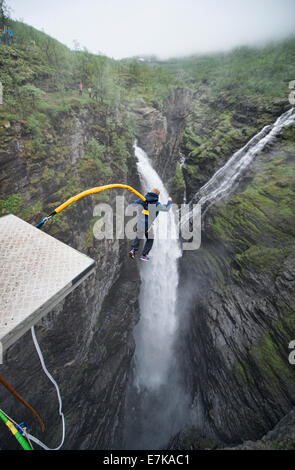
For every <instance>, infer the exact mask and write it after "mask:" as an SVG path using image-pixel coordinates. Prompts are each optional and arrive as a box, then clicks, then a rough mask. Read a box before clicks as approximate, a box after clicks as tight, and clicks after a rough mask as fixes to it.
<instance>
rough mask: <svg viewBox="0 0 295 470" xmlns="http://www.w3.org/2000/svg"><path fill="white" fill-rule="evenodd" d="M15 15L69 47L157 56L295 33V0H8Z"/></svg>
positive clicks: (205, 50)
mask: <svg viewBox="0 0 295 470" xmlns="http://www.w3.org/2000/svg"><path fill="white" fill-rule="evenodd" d="M7 4H8V6H9V7H10V8H11V10H12V16H13V18H15V19H21V20H22V21H24V22H25V23H28V24H30V25H32V26H34V27H35V28H37V29H43V30H44V31H45V33H47V34H49V35H51V36H52V37H54V38H56V39H58V40H59V41H61V42H62V43H64V44H66V45H67V46H68V47H70V48H73V45H74V41H75V42H76V43H79V45H80V47H82V48H84V47H85V48H87V50H89V51H90V52H93V53H103V54H105V55H107V56H109V57H113V58H115V59H122V58H125V57H133V56H146V55H156V56H157V57H158V58H160V59H168V58H170V57H175V56H185V55H190V54H194V53H199V54H200V53H210V52H215V51H226V50H229V49H232V48H234V47H237V46H240V45H250V46H253V45H264V44H266V43H268V42H269V41H277V40H281V39H284V38H287V37H288V36H290V35H295V2H294V0H280V1H278V0H222V1H220V0H207V1H206V2H204V1H203V0H124V2H123V1H122V0H108V2H106V1H105V0H83V1H82V0H62V1H60V0H51V2H47V1H45V0H43V1H40V0H26V1H25V2H24V1H23V0H7Z"/></svg>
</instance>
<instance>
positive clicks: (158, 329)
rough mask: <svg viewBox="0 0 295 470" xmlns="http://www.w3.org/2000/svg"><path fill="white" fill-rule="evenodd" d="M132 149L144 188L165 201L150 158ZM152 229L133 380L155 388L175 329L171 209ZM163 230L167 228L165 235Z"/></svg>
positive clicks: (175, 280)
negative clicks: (158, 194) (152, 242)
mask: <svg viewBox="0 0 295 470" xmlns="http://www.w3.org/2000/svg"><path fill="white" fill-rule="evenodd" d="M134 150H135V156H136V158H137V168H138V173H139V176H140V180H141V183H142V186H143V190H144V191H145V192H148V191H150V190H151V188H158V189H159V190H160V191H161V193H160V197H159V199H160V201H161V202H163V203H165V204H166V202H167V199H168V192H167V190H166V188H165V186H164V184H163V182H162V180H161V178H160V177H159V175H158V174H157V172H156V171H155V170H154V169H153V167H152V164H151V161H150V159H149V158H148V156H147V154H146V153H145V152H144V151H143V150H142V149H141V148H140V147H138V146H137V144H136V143H135V144H134ZM166 218H167V219H168V220H167V219H166ZM165 219H166V220H165ZM163 222H166V223H163ZM153 228H154V232H155V240H154V245H153V249H152V251H151V261H150V262H148V263H144V262H142V263H141V266H140V277H141V291H140V296H139V304H140V321H139V323H138V325H137V327H136V329H135V342H136V351H135V364H136V374H135V380H136V384H137V386H138V387H139V388H141V387H145V388H147V389H150V390H156V389H157V388H158V387H160V386H161V385H162V384H164V383H165V382H166V377H167V373H168V371H169V366H170V360H171V355H172V346H173V341H174V337H175V333H176V330H177V317H176V312H175V306H176V295H177V286H178V268H177V259H178V258H179V257H180V256H181V250H180V246H179V242H178V240H177V239H176V237H175V236H171V234H175V233H176V223H175V220H174V216H173V212H172V210H170V211H169V212H168V213H164V212H161V213H160V214H159V216H158V217H157V219H156V221H155V223H154V227H153ZM162 229H163V231H165V229H167V232H168V233H167V236H166V237H164V236H163V233H162Z"/></svg>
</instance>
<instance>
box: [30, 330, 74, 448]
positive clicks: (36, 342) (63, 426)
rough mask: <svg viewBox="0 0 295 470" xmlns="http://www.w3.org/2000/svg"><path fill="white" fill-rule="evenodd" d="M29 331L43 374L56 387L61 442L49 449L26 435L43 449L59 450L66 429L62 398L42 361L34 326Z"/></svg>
mask: <svg viewBox="0 0 295 470" xmlns="http://www.w3.org/2000/svg"><path fill="white" fill-rule="evenodd" d="M31 333H32V338H33V342H34V345H35V348H36V351H37V353H38V356H39V359H40V362H41V366H42V369H43V370H44V372H45V374H46V375H47V377H48V378H49V380H50V381H51V382H52V383H53V385H54V386H55V388H56V393H57V397H58V402H59V414H60V416H61V420H62V440H61V443H60V444H59V446H58V447H56V448H55V449H50V448H49V447H47V446H46V445H45V444H43V442H41V441H39V439H37V438H36V437H34V436H32V435H31V434H28V436H29V438H30V439H31V440H32V441H33V442H35V443H36V444H38V445H39V446H41V447H43V449H45V450H59V449H60V448H61V447H62V445H63V443H64V440H65V431H66V426H65V417H64V414H63V412H62V399H61V396H60V392H59V388H58V385H57V383H56V381H55V380H54V378H53V377H52V375H51V374H50V373H49V372H48V370H47V368H46V365H45V362H44V358H43V355H42V352H41V349H40V346H39V344H38V341H37V338H36V334H35V328H34V326H32V328H31Z"/></svg>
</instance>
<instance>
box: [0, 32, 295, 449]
mask: <svg viewBox="0 0 295 470" xmlns="http://www.w3.org/2000/svg"><path fill="white" fill-rule="evenodd" d="M25 27H26V25H22V24H19V25H17V24H15V31H16V32H17V31H19V36H20V37H21V34H23V36H24V37H25V31H26V30H25ZM31 34H32V33H31ZM34 34H35V35H36V41H37V44H38V41H39V42H42V41H43V40H46V38H44V37H43V36H42V35H41V33H39V32H34ZM39 34H40V36H39ZM42 34H43V33H42ZM293 43H294V40H293V42H292V41H291V42H290V44H289V43H288V42H286V43H285V44H279V45H275V46H272V47H273V49H272V48H271V46H269V49H267V48H266V49H265V50H263V52H261V55H262V56H263V59H264V60H263V61H262V60H261V62H259V60H258V59H257V55H259V53H260V52H259V51H258V52H257V50H254V51H251V49H249V50H248V49H245V50H243V49H242V50H240V51H235V52H233V53H232V54H230V53H229V54H228V55H225V56H222V57H215V58H214V57H213V58H210V57H209V58H198V57H196V58H194V57H192V58H191V59H190V60H189V59H188V60H187V63H186V62H185V61H184V60H183V61H182V60H179V62H177V61H174V62H173V61H172V62H171V63H167V64H165V63H164V64H154V65H153V67H154V68H153V67H152V66H147V65H146V64H139V63H136V64H132V63H131V64H129V63H128V62H127V63H126V64H116V67H118V68H119V67H122V70H120V74H119V73H118V72H117V69H116V67H115V66H114V70H113V71H112V72H110V70H112V69H111V67H112V64H110V65H109V68H108V71H109V72H108V73H109V74H110V75H106V79H105V85H106V87H107V84H109V81H110V80H111V79H113V80H114V83H113V87H112V86H111V85H110V88H109V89H105V90H104V96H107V97H108V100H105V102H102V103H96V102H95V101H91V100H88V99H87V98H85V97H82V98H80V97H77V96H76V95H75V92H73V83H75V81H76V80H77V77H78V76H80V74H81V70H82V69H81V68H79V67H80V62H79V58H80V59H81V63H82V59H83V60H84V59H85V60H86V59H87V60H89V63H91V64H92V62H91V61H92V60H93V64H96V62H95V58H92V57H90V55H89V57H88V56H87V54H86V52H85V54H86V55H85V56H83V55H82V54H83V52H81V53H79V54H80V55H79V54H76V55H74V56H73V58H72V56H70V55H69V56H68V54H69V53H68V52H67V51H64V50H63V49H59V47H61V46H59V45H58V44H55V43H52V47H55V48H56V51H57V52H58V53H60V54H61V58H63V60H64V63H65V64H66V67H64V68H63V73H64V77H63V78H64V86H66V87H67V89H66V91H64V90H62V91H60V90H59V89H58V87H57V85H56V74H55V73H56V70H59V68H58V67H57V65H59V64H54V63H48V61H47V59H45V58H44V55H42V47H38V46H35V47H32V46H28V47H29V48H30V47H31V49H28V50H29V53H28V51H26V52H25V51H24V49H23V47H22V44H17V43H16V44H15V45H14V46H13V47H12V46H7V48H1V49H0V60H1V73H2V74H3V78H2V76H1V80H3V81H4V80H6V83H7V88H8V90H7V93H8V96H7V102H6V108H4V109H2V108H1V113H2V114H1V120H0V125H1V128H0V132H1V134H0V136H1V148H0V171H1V174H0V183H1V200H0V208H1V215H4V214H6V213H15V214H16V215H18V216H19V217H21V218H23V219H24V220H26V221H28V222H30V223H35V222H37V221H38V220H39V219H40V218H41V216H43V215H44V214H47V213H49V212H50V209H51V210H52V208H53V207H56V205H57V203H61V202H63V201H64V200H66V199H67V198H68V197H70V196H72V195H73V194H75V193H76V192H78V191H79V190H82V189H86V188H88V187H91V186H95V185H98V184H107V183H109V182H120V183H126V184H130V185H132V186H133V187H135V188H137V189H138V190H141V191H147V190H148V189H150V188H151V187H152V186H159V187H160V189H161V198H160V199H161V201H162V202H166V199H167V197H168V195H171V196H172V197H173V200H174V201H175V202H176V203H181V202H183V195H184V192H185V194H186V198H187V201H188V202H191V203H193V202H198V201H201V202H202V203H204V213H203V215H204V217H203V223H202V243H201V247H200V248H199V249H198V250H195V251H183V252H182V251H181V243H180V241H179V240H174V239H171V240H170V239H169V240H168V241H165V240H156V241H155V246H154V248H153V251H152V253H151V255H152V261H151V262H150V263H145V264H144V265H143V266H142V265H140V264H139V263H140V262H139V261H138V262H137V261H136V262H133V261H132V260H130V259H129V258H128V251H129V248H130V246H129V245H130V241H128V240H116V239H114V240H97V239H95V237H94V236H93V231H92V228H93V225H94V223H95V222H96V220H97V217H96V216H95V215H94V207H95V204H96V203H97V202H99V201H106V200H107V202H108V203H110V204H111V205H112V207H113V208H114V207H115V197H116V195H118V194H119V192H118V191H117V190H116V191H114V192H112V193H108V194H107V196H97V197H95V198H89V199H87V200H86V199H84V200H81V201H80V202H79V207H77V206H75V205H73V206H72V207H70V208H68V209H67V211H65V213H64V214H63V215H62V216H60V217H59V218H57V221H54V223H53V222H52V223H48V224H47V225H46V226H45V228H44V230H45V231H46V232H47V233H49V234H50V235H52V236H54V237H57V238H58V239H60V240H61V241H63V242H65V243H67V244H69V245H70V246H73V247H74V248H76V249H78V250H79V251H81V252H84V253H86V254H88V255H89V256H91V257H92V258H94V259H95V260H96V263H97V269H96V273H95V275H92V276H91V277H90V278H89V279H88V280H87V282H84V283H83V284H82V285H81V286H80V287H79V289H78V290H77V291H75V292H73V293H72V294H70V295H69V296H68V297H67V298H66V299H65V301H64V302H63V303H62V304H61V305H60V306H59V307H58V308H56V309H55V310H54V311H52V312H51V313H50V314H49V315H48V316H47V317H46V318H45V319H44V320H42V321H41V322H40V324H38V325H37V326H36V335H37V337H38V341H39V343H40V347H41V349H42V352H43V354H44V357H45V361H46V364H47V367H48V369H49V370H50V371H51V372H52V374H53V376H54V377H55V379H56V381H57V382H58V384H59V386H60V390H61V395H62V397H63V406H64V414H65V420H66V425H67V430H66V437H65V444H64V446H63V448H64V449H79V450H80V449H81V450H82V449H122V448H123V449H139V448H149V449H150V448H154V449H159V448H161V449H167V448H169V449H198V448H216V447H218V448H223V447H224V446H227V447H232V446H238V445H240V446H243V442H244V441H249V440H251V441H252V444H248V446H249V447H251V445H253V446H257V447H259V446H261V447H262V448H263V447H265V446H266V447H267V446H269V447H270V448H271V447H272V446H273V445H281V446H288V445H292V443H293V442H294V436H293V431H292V423H293V422H294V420H293V414H294V410H293V407H294V401H295V375H294V366H292V365H291V364H290V363H289V361H288V355H289V349H288V345H289V342H290V341H291V340H293V339H294V338H295V322H294V310H295V299H294V286H295V257H294V253H295V251H294V248H295V244H294V237H295V232H294V227H295V219H294V200H295V199H294V198H295V183H294V182H295V127H294V121H295V117H294V112H293V111H292V110H291V109H290V108H291V106H290V103H289V102H288V94H287V91H286V93H285V91H284V90H285V88H284V86H285V85H286V80H287V79H290V80H291V79H292V78H294V77H291V76H290V68H289V67H287V66H286V67H285V68H284V67H283V66H281V69H280V72H278V73H281V74H282V76H281V75H279V78H280V80H279V79H278V77H277V76H276V77H274V78H272V77H271V78H270V75H269V73H268V68H267V67H266V65H265V63H266V62H267V60H266V59H265V58H267V59H268V60H269V61H272V60H274V59H273V56H275V57H278V56H279V55H280V57H282V56H283V52H284V54H286V55H288V54H289V56H288V57H289V59H290V61H291V59H292V57H293V55H294V47H293ZM50 44H51V43H50ZM282 51H283V52H282ZM63 54H64V55H63ZM251 54H253V57H254V58H255V60H257V63H259V64H260V65H259V67H260V68H259V67H258V66H257V67H258V72H257V74H256V79H257V80H256V81H257V83H261V82H262V81H263V80H264V82H263V86H262V85H261V87H260V89H259V90H258V91H257V89H256V85H255V86H253V85H252V82H251V78H250V74H249V72H248V66H249V57H250V58H251V60H252V55H251ZM57 57H58V54H57ZM71 60H73V62H71ZM97 60H98V59H97ZM276 60H277V59H276ZM38 61H39V62H38ZM75 61H77V62H75ZM211 61H212V63H211ZM284 61H285V62H286V63H287V60H286V58H284ZM253 62H254V60H253ZM285 62H284V63H285ZM77 64H78V65H77ZM83 64H84V62H83ZM93 64H92V65H93ZM195 64H196V65H195ZM228 64H230V66H229V65H228ZM2 65H3V67H2ZM76 67H78V72H77V70H76ZM97 67H98V70H101V69H100V67H101V68H102V70H104V72H105V73H107V71H106V69H103V60H101V62H99V61H98V62H97ZM195 67H196V69H197V71H196V70H195ZM235 67H239V71H240V75H241V74H244V75H243V76H244V82H243V95H241V93H240V92H241V89H240V88H237V87H238V85H237V84H236V82H235V80H234V77H233V76H232V75H230V72H229V70H234V68H235ZM263 67H266V68H263ZM20 70H22V75H20ZM89 70H90V67H89ZM157 70H161V72H159V74H158V75H157ZM179 71H185V74H184V76H185V77H186V79H185V80H184V81H180V79H179V78H178V76H177V77H176V78H174V77H175V75H177V74H176V72H177V73H179ZM123 72H124V73H123ZM116 73H118V76H117V75H115V74H116ZM112 74H113V75H112ZM140 74H142V75H140ZM153 74H154V75H153ZM165 74H167V77H166V75H165ZM240 75H239V76H240ZM16 76H18V77H19V78H18V79H19V80H20V82H19V83H18V87H19V88H18V93H19V95H16V94H14V91H13V90H12V89H11V88H9V87H10V83H12V79H15V77H16ZM86 76H87V75H86ZM122 76H123V77H125V76H127V78H126V81H127V85H126V86H125V84H123V85H122V83H121V82H120V86H121V89H120V92H121V95H123V97H124V98H121V99H119V98H118V96H119V94H118V93H117V92H118V89H117V88H116V87H115V84H116V86H119V85H118V83H119V80H125V78H123V79H122ZM28 77H29V79H31V80H32V81H33V82H34V86H35V87H36V88H37V89H38V90H41V91H43V92H44V95H42V94H41V95H40V97H39V98H38V99H39V101H38V99H37V98H36V100H37V101H36V103H37V104H36V103H35V102H34V104H32V102H31V98H30V96H31V95H28V94H25V93H24V90H23V88H22V87H24V86H26V84H27V81H28ZM114 77H115V78H114ZM138 77H139V78H138ZM257 77H258V78H259V80H258V78H257ZM265 77H266V78H265ZM220 78H222V79H223V81H222V80H221V79H220ZM144 79H146V81H147V82H148V83H150V84H151V85H150V88H148V87H147V85H146V84H145V83H146V82H145V81H144ZM9 80H11V81H9ZM275 80H277V81H278V82H279V83H281V85H280V86H281V88H279V89H277V88H276V86H278V85H276V84H275ZM85 81H86V78H85ZM170 82H171V84H170ZM168 83H169V85H171V86H168ZM124 87H125V88H124ZM257 87H258V85H257ZM130 89H132V93H131V92H130ZM126 90H127V91H126ZM270 90H271V91H270ZM25 91H26V90H25ZM27 91H28V90H27ZM35 92H36V90H35ZM272 93H273V94H272ZM18 96H20V97H21V98H22V101H21V104H17V103H16V102H17V100H18ZM135 139H137V140H136V142H137V143H134V141H135ZM183 157H184V160H183ZM244 157H246V160H243V158H244ZM238 163H240V165H239V164H238ZM244 163H246V165H245V166H244ZM236 176H239V178H238V179H237V184H234V183H235V178H236ZM225 183H226V184H225ZM229 188H230V191H228V189H229ZM224 190H225V192H226V194H227V196H226V197H222V198H219V196H220V195H221V194H222V195H224V192H223V191H224ZM120 194H121V195H122V193H120ZM123 194H124V196H125V199H126V204H127V203H128V202H130V201H131V200H132V196H131V195H130V194H127V191H126V192H124V193H123ZM105 197H106V198H107V199H105ZM202 205H203V204H202ZM171 216H172V214H171ZM169 217H170V216H169ZM173 224H174V222H173V218H171V219H170V228H172V229H173ZM1 374H3V376H4V377H5V378H6V379H7V380H8V381H9V382H10V383H11V384H12V385H13V386H14V387H15V388H16V389H17V390H18V391H19V392H20V393H21V394H22V395H23V396H24V397H25V399H26V400H27V401H29V402H30V403H31V404H32V405H34V408H36V409H37V410H38V412H39V414H40V415H41V416H42V418H43V420H44V422H45V424H46V435H45V437H44V436H42V435H41V432H40V430H39V429H38V427H37V424H35V423H34V422H33V421H32V419H31V416H30V414H29V413H28V412H27V411H26V410H24V409H23V408H22V407H21V405H20V404H18V403H16V402H15V401H14V399H13V398H12V397H10V396H8V395H7V393H6V392H5V390H0V397H1V408H2V407H3V409H5V410H6V411H7V413H9V414H10V415H12V416H16V417H21V419H22V420H25V421H27V422H29V423H30V426H31V427H32V434H34V435H36V436H38V437H39V438H40V439H41V440H43V441H45V442H46V444H47V445H49V446H50V447H55V446H56V445H57V443H58V442H59V440H60V434H61V424H60V420H59V416H58V403H57V400H56V395H55V390H54V389H52V386H51V384H50V383H49V382H48V380H47V378H46V377H45V376H44V375H43V373H42V370H41V367H40V364H39V362H38V357H37V355H36V353H35V351H34V346H33V344H32V340H31V337H30V335H29V334H26V335H25V336H24V337H23V338H21V339H20V340H19V341H18V342H17V343H16V344H15V345H14V346H12V347H11V348H9V350H8V351H7V353H6V355H5V357H4V365H3V366H1ZM36 391H37V392H36ZM263 436H265V438H263ZM262 438H263V439H262ZM261 439H262V440H261ZM254 441H257V442H254ZM0 448H1V449H14V448H17V444H16V443H14V442H13V441H12V440H11V439H10V436H9V435H8V433H7V431H6V429H2V427H1V428H0Z"/></svg>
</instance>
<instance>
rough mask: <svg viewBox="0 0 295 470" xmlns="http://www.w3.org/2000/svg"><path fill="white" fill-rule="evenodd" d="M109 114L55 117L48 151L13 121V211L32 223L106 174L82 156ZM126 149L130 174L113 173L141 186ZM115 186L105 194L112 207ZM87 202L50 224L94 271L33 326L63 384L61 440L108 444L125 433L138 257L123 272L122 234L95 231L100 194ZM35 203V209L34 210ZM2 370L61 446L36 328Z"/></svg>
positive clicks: (6, 170) (11, 408)
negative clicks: (107, 236) (102, 236)
mask: <svg viewBox="0 0 295 470" xmlns="http://www.w3.org/2000/svg"><path fill="white" fill-rule="evenodd" d="M102 119H103V117H102V116H99V115H97V114H96V113H95V112H94V111H93V110H91V109H88V110H87V109H86V110H85V109H84V110H82V111H76V112H75V111H73V115H70V116H69V115H64V116H62V117H61V119H60V120H59V122H58V123H57V125H56V126H55V125H54V123H50V125H48V127H47V130H46V131H44V137H43V140H42V145H44V146H45V145H46V150H47V151H48V154H47V159H44V158H43V155H42V152H41V151H40V152H36V154H34V153H33V152H32V145H33V139H32V136H27V135H26V134H25V130H24V129H23V128H22V127H21V126H20V125H19V124H17V123H13V124H12V126H11V128H9V130H8V132H6V134H5V143H6V145H5V147H2V155H1V156H2V159H1V161H2V162H4V165H3V166H2V168H1V183H2V188H3V192H2V194H3V196H7V198H6V201H8V202H7V204H8V203H9V204H10V206H9V207H7V210H8V211H9V210H10V209H11V210H13V211H14V212H16V213H18V215H19V216H20V217H24V218H25V219H27V220H28V221H30V222H32V223H34V222H37V221H38V218H40V217H41V216H43V215H44V213H45V214H46V213H48V211H49V210H50V209H51V210H52V207H53V205H54V206H56V203H57V201H60V200H65V199H66V198H67V197H69V196H70V192H72V194H73V193H75V192H77V191H78V190H80V188H81V189H82V187H84V188H87V187H91V186H93V185H98V184H101V183H103V180H101V182H100V179H102V178H101V174H100V173H99V172H96V175H93V170H92V171H91V168H87V167H86V165H85V157H84V155H85V153H86V150H85V148H86V144H87V142H88V141H89V139H90V138H93V137H96V139H98V140H99V141H100V142H101V141H103V138H104V136H103V126H104V124H105V123H104V121H103V120H102ZM118 126H120V122H118ZM101 129H102V130H101ZM41 149H42V147H41ZM129 153H130V159H129V160H130V161H129V162H128V168H129V169H130V175H129V174H128V172H126V173H125V174H122V171H119V170H118V171H117V174H116V175H115V178H117V179H118V180H120V181H122V182H127V181H128V184H133V185H134V186H138V184H139V182H138V180H137V176H136V169H135V166H134V159H133V157H132V141H130V147H129ZM50 159H51V161H50ZM82 163H83V164H84V166H83V165H82ZM87 163H88V164H89V163H91V162H87ZM53 168H54V170H53ZM94 169H95V168H94ZM34 181H35V183H34ZM15 193H17V194H18V195H19V198H15V197H14V196H15ZM128 194H129V193H128ZM128 194H126V197H127V198H128V197H130V196H129V195H128ZM115 195H116V192H113V193H111V194H109V195H108V201H109V202H110V204H111V205H112V206H113V208H114V209H115ZM3 196H2V197H3ZM98 200H99V199H98ZM13 201H14V206H13V204H12V202H13ZM80 202H81V204H79V207H78V205H77V206H76V207H72V208H71V209H70V210H69V211H65V213H63V214H62V216H60V218H59V220H57V223H55V224H50V223H48V225H47V226H45V228H44V230H46V231H47V232H48V233H49V234H52V235H53V236H55V237H57V238H59V239H60V240H62V241H64V242H65V243H68V244H69V245H71V246H73V247H75V248H76V249H78V250H80V251H82V252H84V253H86V254H88V255H89V256H91V257H93V258H94V259H95V260H96V263H97V269H96V273H95V275H92V276H91V278H89V279H88V280H87V281H85V282H84V283H83V284H82V285H81V286H79V287H78V288H77V290H76V291H74V292H73V293H72V294H70V295H69V296H68V297H67V298H66V299H65V300H64V302H63V304H62V305H59V307H58V308H57V309H56V310H55V311H52V312H51V313H50V314H49V315H47V316H46V318H44V319H43V320H42V321H41V322H40V324H39V325H37V327H36V333H37V337H38V339H39V342H40V346H41V349H42V351H43V353H44V357H45V361H46V364H47V367H48V369H49V370H50V371H51V372H52V373H53V375H54V377H55V379H56V380H57V382H58V383H59V385H60V390H61V395H62V398H63V411H64V414H65V418H66V423H67V432H66V440H65V445H64V448H65V449H73V448H75V449H84V448H106V449H107V448H113V447H115V446H116V441H117V440H118V439H119V436H120V419H121V415H122V412H123V411H122V410H123V401H122V396H124V389H125V386H126V381H127V376H128V368H129V363H130V360H131V357H132V354H133V350H134V343H133V338H132V329H133V327H134V325H135V323H136V322H137V320H138V308H137V293H138V287H139V286H138V274H137V271H136V266H133V269H132V270H131V272H129V273H128V277H127V276H126V275H125V272H126V269H128V270H129V268H128V267H126V252H127V249H128V246H127V245H126V243H125V242H124V241H122V242H120V243H119V241H118V240H103V241H98V240H96V239H95V238H94V237H93V233H92V227H93V221H94V220H95V219H94V218H93V208H94V205H95V202H97V200H95V199H91V198H89V199H88V200H87V201H86V200H81V201H80ZM28 206H29V207H30V206H31V208H32V209H31V210H27V209H26V207H28ZM33 213H35V214H34V217H32V215H33ZM36 213H37V215H36ZM38 214H39V215H38ZM41 214H42V215H41ZM129 271H130V270H129ZM110 299H111V300H110ZM1 373H2V374H3V376H5V377H6V379H7V380H8V381H9V382H10V383H11V384H12V385H13V386H14V387H15V388H16V389H17V390H18V391H19V393H21V394H22V395H23V396H24V397H25V398H26V400H27V401H29V402H30V403H31V404H32V406H33V407H34V408H36V409H37V410H38V412H39V414H40V415H41V416H42V418H43V420H44V422H45V424H46V435H45V436H44V437H43V436H42V437H41V436H40V434H39V430H38V428H37V426H36V425H35V423H34V422H32V417H31V416H30V415H29V414H28V413H27V412H26V410H24V409H23V408H22V407H21V406H20V405H19V404H18V403H15V400H13V399H12V398H11V397H10V396H8V395H7V392H6V391H5V390H3V389H2V390H0V394H1V402H2V403H3V408H5V409H6V411H7V412H8V413H9V414H11V415H12V416H14V417H19V416H22V417H23V418H24V419H25V420H26V421H27V422H30V423H31V424H32V428H31V429H32V433H33V434H37V435H39V437H41V439H44V441H45V442H46V444H47V445H49V446H51V447H55V446H56V445H57V443H58V442H59V439H60V436H61V424H60V420H59V417H58V408H57V397H56V392H55V390H54V388H53V387H52V386H51V384H50V382H49V381H48V379H47V378H46V376H45V375H44V374H43V371H42V369H41V367H40V365H39V361H38V357H37V355H36V353H35V350H34V346H33V344H32V340H31V336H30V333H27V334H26V335H25V336H24V337H23V338H22V339H21V340H19V341H18V342H17V344H15V345H14V346H13V347H11V348H10V349H9V350H8V351H7V353H6V355H5V365H4V366H3V367H2V372H1ZM0 432H1V448H3V449H11V448H15V447H16V446H15V443H14V442H13V441H12V440H11V439H10V436H9V435H8V434H7V431H6V429H3V428H2V427H1V431H0Z"/></svg>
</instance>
